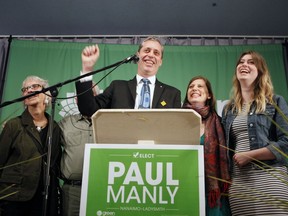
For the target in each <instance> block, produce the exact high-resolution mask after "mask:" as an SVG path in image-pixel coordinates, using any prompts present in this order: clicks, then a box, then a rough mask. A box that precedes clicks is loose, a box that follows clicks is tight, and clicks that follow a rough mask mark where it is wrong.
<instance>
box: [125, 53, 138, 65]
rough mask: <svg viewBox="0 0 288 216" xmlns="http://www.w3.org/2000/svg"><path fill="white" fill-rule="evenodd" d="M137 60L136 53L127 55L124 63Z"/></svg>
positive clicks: (136, 61) (135, 62)
mask: <svg viewBox="0 0 288 216" xmlns="http://www.w3.org/2000/svg"><path fill="white" fill-rule="evenodd" d="M138 61H139V57H138V56H137V55H136V54H134V55H132V56H129V57H128V58H126V59H125V63H134V64H137V63H138Z"/></svg>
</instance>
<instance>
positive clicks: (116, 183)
mask: <svg viewBox="0 0 288 216" xmlns="http://www.w3.org/2000/svg"><path fill="white" fill-rule="evenodd" d="M118 112H119V111H118ZM171 112H172V111H171ZM175 112H176V114H175ZM177 112H178V111H177V110H176V111H175V110H174V112H173V113H174V114H175V115H177ZM179 112H180V111H179ZM184 112H185V113H186V114H187V113H189V112H187V111H184ZM129 113H130V111H129ZM151 113H154V112H151ZM168 113H169V112H168ZM134 114H135V113H134V112H133V114H132V116H133V115H134ZM170 114H171V113H170ZM125 115H126V114H125ZM161 115H162V112H159V113H158V118H160V119H161V118H162V117H160V116H161ZM165 115H167V113H165ZM193 115H194V114H193ZM141 116H142V117H143V115H141ZM180 116H181V115H180ZM94 117H95V116H94ZM134 117H135V115H134ZM144 117H145V121H149V119H150V118H149V114H148V115H147V116H146V114H145V115H144ZM146 118H147V119H146ZM180 118H183V116H182V117H180ZM118 120H119V119H118ZM174 120H175V119H174ZM134 121H135V120H134ZM140 121H142V120H140ZM176 122H177V121H176ZM166 123H167V122H166ZM166 123H164V126H163V127H166V126H165V124H166ZM93 124H94V123H93ZM128 124H130V122H129V121H126V123H125V125H124V126H122V127H126V126H127V125H128ZM135 124H136V123H135V122H134V126H136V125H135ZM184 124H185V123H184ZM116 125H117V124H116ZM114 126H115V125H114ZM114 126H112V127H111V128H113V130H114V129H115V127H114ZM149 126H151V125H150V124H149ZM155 126H158V125H155ZM94 127H95V124H94ZM153 127H154V126H153ZM126 128H127V127H126ZM113 130H111V131H110V133H112V134H113V133H114V132H113ZM134 130H136V128H134ZM154 130H158V128H157V127H156V128H155V127H154ZM161 130H163V129H160V131H161ZM169 130H170V129H169ZM107 133H108V132H107ZM127 133H128V132H127ZM127 133H126V134H125V135H126V136H130V135H129V134H130V133H133V131H130V132H129V133H128V134H127ZM197 133H198V134H197V136H198V138H197V139H198V143H199V133H200V132H199V131H198V132H197ZM136 134H137V133H136ZM123 135H124V134H123ZM138 135H139V133H138ZM181 135H182V134H181ZM176 136H177V135H176ZM134 138H135V136H134ZM134 138H133V139H134ZM136 138H137V137H136ZM140 138H141V139H140V140H144V141H143V142H142V141H141V142H139V143H140V144H138V145H135V144H136V143H138V140H137V141H133V142H134V143H133V144H129V143H128V144H125V143H121V145H119V144H118V143H117V140H114V142H112V143H110V144H109V143H99V142H98V143H97V144H86V147H85V157H84V158H85V159H84V168H83V179H82V192H81V206H80V215H88V216H89V215H93V216H94V215H96V216H104V215H113V216H114V215H125V216H126V215H128V216H129V215H131V216H132V215H133V216H145V215H147V216H148V215H149V216H153V215H155V216H156V215H157V216H158V215H160V216H161V215H162V216H164V215H165V216H168V215H171V216H173V215H174V216H176V215H178V216H181V215H183V216H184V215H185V216H194V215H195V216H196V215H197V216H199V215H205V196H204V194H205V192H204V188H205V187H204V161H203V147H202V146H200V145H191V144H192V143H193V144H196V140H194V141H193V142H190V143H188V144H190V145H184V144H183V143H182V141H181V140H182V138H183V139H186V138H184V137H182V138H181V137H178V138H177V141H178V142H180V143H181V144H179V143H176V142H175V143H171V142H169V143H168V144H165V143H163V142H162V141H163V140H162V139H163V138H164V136H163V135H161V136H158V137H157V136H155V137H148V138H149V140H150V141H151V140H153V141H155V142H154V143H157V144H161V145H154V144H152V145H150V143H152V142H145V138H143V137H140ZM100 140H101V138H100ZM125 142H126V141H125Z"/></svg>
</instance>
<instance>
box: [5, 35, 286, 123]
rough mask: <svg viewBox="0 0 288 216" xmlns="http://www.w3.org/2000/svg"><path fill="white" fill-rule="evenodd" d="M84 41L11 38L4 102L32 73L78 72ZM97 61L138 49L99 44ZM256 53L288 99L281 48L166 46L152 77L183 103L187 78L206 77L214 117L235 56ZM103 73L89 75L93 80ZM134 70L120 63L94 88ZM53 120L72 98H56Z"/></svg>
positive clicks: (62, 93)
mask: <svg viewBox="0 0 288 216" xmlns="http://www.w3.org/2000/svg"><path fill="white" fill-rule="evenodd" d="M86 45H88V43H80V42H39V41H26V40H17V39H14V40H12V43H11V50H10V56H9V62H8V67H7V76H6V80H5V86H4V94H3V102H5V101H10V100H13V99H15V98H18V97H20V96H21V91H20V88H21V85H22V81H23V80H24V79H25V77H26V76H28V75H37V76H40V77H42V78H45V79H48V80H49V84H50V85H54V84H57V83H59V82H63V81H65V80H67V79H72V78H75V77H77V76H79V74H80V70H81V51H82V49H83V48H84V47H85V46H86ZM99 47H100V59H99V61H98V63H97V65H96V66H95V70H96V69H100V68H103V67H105V66H108V65H111V64H114V63H116V62H118V61H120V60H123V59H125V58H126V57H128V56H130V55H132V54H134V53H136V51H137V49H138V45H113V44H99ZM249 49H253V50H256V51H258V52H260V53H261V54H262V55H263V56H264V58H265V59H266V61H267V64H268V67H269V69H270V73H271V76H272V81H273V84H274V88H275V92H276V93H277V94H281V95H283V96H284V97H285V99H286V100H287V99H288V91H287V90H288V88H287V82H286V76H285V70H284V63H283V53H282V45H245V46H165V49H164V59H163V65H162V66H161V68H160V70H159V72H158V74H157V77H158V79H159V80H161V81H162V82H165V83H167V84H170V85H173V86H175V87H177V88H179V89H180V90H181V92H182V100H183V99H184V97H185V91H186V87H187V84H188V82H189V80H190V79H191V78H192V77H193V76H196V75H203V76H206V77H207V78H208V79H209V80H210V81H211V84H212V87H213V91H214V93H215V95H216V98H217V100H218V101H217V105H218V113H220V111H221V109H222V106H223V103H224V102H223V101H225V100H227V99H229V93H230V89H231V83H232V81H231V80H232V76H233V74H234V69H235V63H236V60H237V58H238V57H239V55H240V54H241V53H242V52H243V51H246V50H249ZM108 72H109V70H108V71H105V72H101V73H98V74H96V75H94V78H93V80H94V81H95V82H97V81H98V80H100V79H101V78H102V77H103V76H104V75H105V74H106V73H108ZM136 72H137V65H136V64H130V63H129V64H123V65H122V66H120V67H119V68H117V69H116V70H115V71H113V72H112V73H111V74H109V75H108V76H107V77H106V78H105V79H104V80H103V81H102V82H100V83H99V84H98V85H99V87H100V89H105V88H106V87H107V86H108V85H109V84H110V82H111V81H112V80H115V79H123V80H127V79H132V78H133V77H134V76H135V74H136ZM69 92H70V93H73V92H75V87H74V83H70V84H68V85H65V86H63V87H62V88H61V89H60V90H59V97H60V98H65V97H66V96H67V93H69ZM56 108H57V110H56V112H55V119H56V120H57V121H58V120H60V119H61V117H62V116H63V115H66V114H71V113H73V112H75V110H76V109H77V107H76V105H75V103H74V100H73V99H70V100H65V99H59V100H57V105H56ZM22 111H23V103H22V102H18V103H15V104H13V105H9V106H6V107H3V108H1V110H0V114H1V118H0V123H2V122H3V121H5V120H6V119H7V118H11V117H14V116H16V115H19V114H20V113H21V112H22Z"/></svg>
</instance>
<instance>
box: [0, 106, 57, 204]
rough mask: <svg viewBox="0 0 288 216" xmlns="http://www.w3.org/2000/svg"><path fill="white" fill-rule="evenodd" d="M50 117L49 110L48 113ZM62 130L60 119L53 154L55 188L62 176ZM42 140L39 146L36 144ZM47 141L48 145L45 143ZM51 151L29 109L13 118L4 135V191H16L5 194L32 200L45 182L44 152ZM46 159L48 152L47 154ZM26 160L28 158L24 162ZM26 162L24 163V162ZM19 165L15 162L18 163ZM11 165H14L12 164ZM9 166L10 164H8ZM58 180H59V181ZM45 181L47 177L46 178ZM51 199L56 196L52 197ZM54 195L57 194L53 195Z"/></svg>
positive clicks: (0, 179) (0, 157) (0, 139)
mask: <svg viewBox="0 0 288 216" xmlns="http://www.w3.org/2000/svg"><path fill="white" fill-rule="evenodd" d="M45 115H46V117H47V119H49V116H48V114H45ZM60 133H61V130H60V128H59V126H58V125H57V123H56V122H54V124H53V140H52V149H51V152H52V156H51V168H52V169H50V174H51V181H50V182H51V185H50V187H51V188H50V191H52V190H55V188H52V187H54V185H55V186H59V184H57V183H59V181H58V179H57V176H59V173H60V172H59V162H60V158H61V145H60ZM36 143H38V147H37V145H36ZM42 145H45V147H43V148H42V149H41V147H42ZM46 152H47V146H46V144H42V142H41V139H40V135H39V133H38V131H37V130H36V128H35V126H34V123H33V119H32V116H31V115H30V113H29V112H28V110H27V109H26V110H25V111H24V112H23V113H22V115H21V116H18V117H16V118H13V119H11V120H9V121H8V122H7V123H6V124H5V127H4V129H3V131H2V133H1V136H0V168H2V167H6V168H4V169H1V170H0V191H2V190H4V189H7V188H8V187H9V186H11V187H10V188H9V189H7V190H5V191H2V193H1V194H0V197H1V196H5V195H6V194H10V193H15V194H13V195H11V196H8V197H6V198H4V200H9V201H27V200H30V199H31V198H32V197H33V196H34V194H35V192H36V190H37V187H38V184H39V183H41V181H42V179H40V177H41V176H42V177H43V175H41V171H42V172H44V170H43V167H44V166H43V162H42V161H43V160H42V157H40V155H43V154H44V153H46ZM43 158H44V160H46V155H45V156H44V157H43ZM24 161H26V162H24ZM22 162H24V163H22ZM17 163H18V165H14V164H17ZM9 165H14V166H11V167H9ZM7 166H8V167H7ZM57 181H58V182H57ZM42 183H43V181H42ZM50 198H51V199H52V198H53V196H52V197H50ZM53 199H54V198H53Z"/></svg>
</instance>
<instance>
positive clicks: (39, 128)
mask: <svg viewBox="0 0 288 216" xmlns="http://www.w3.org/2000/svg"><path fill="white" fill-rule="evenodd" d="M35 127H36V130H37V131H38V132H41V131H42V129H43V128H45V126H36V125H35Z"/></svg>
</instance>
